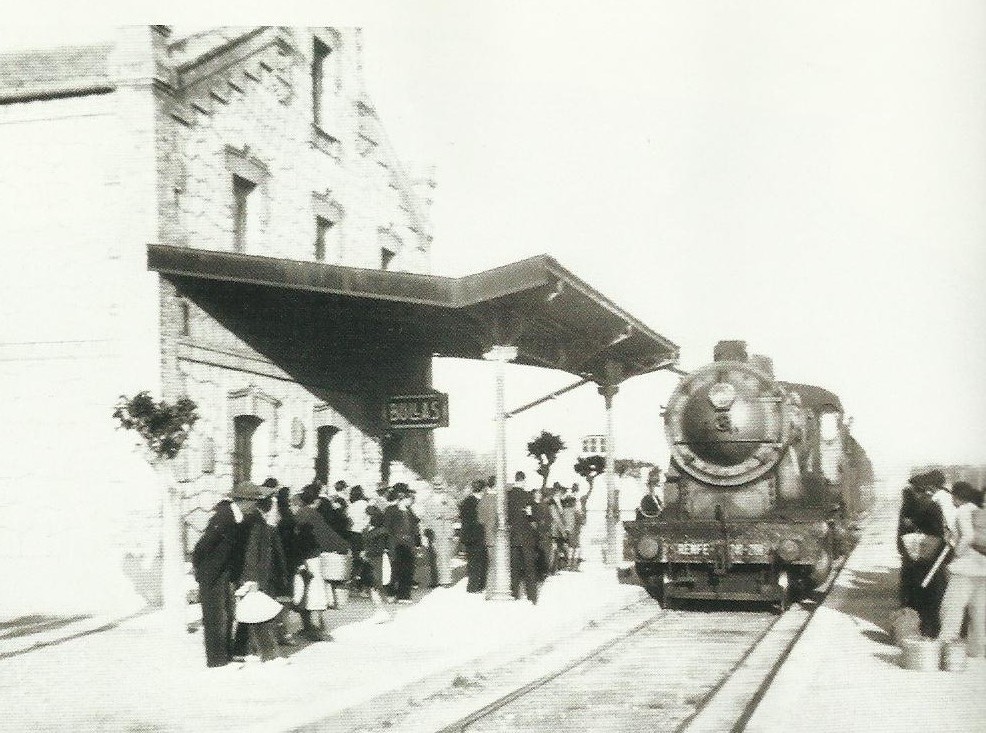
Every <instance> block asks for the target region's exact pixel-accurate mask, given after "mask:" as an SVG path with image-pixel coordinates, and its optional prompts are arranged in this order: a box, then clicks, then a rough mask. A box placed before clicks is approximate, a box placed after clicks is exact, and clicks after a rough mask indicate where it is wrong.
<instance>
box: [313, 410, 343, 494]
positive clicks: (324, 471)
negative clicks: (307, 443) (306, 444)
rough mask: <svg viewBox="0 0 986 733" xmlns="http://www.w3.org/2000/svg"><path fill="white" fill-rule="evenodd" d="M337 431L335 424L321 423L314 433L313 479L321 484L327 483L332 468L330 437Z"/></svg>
mask: <svg viewBox="0 0 986 733" xmlns="http://www.w3.org/2000/svg"><path fill="white" fill-rule="evenodd" d="M338 432H339V428H337V427H336V426H335V425H322V426H321V427H319V428H318V429H317V431H316V433H315V480H316V481H318V482H319V483H321V484H322V485H323V486H324V485H326V484H328V483H329V472H330V471H331V469H332V458H331V450H330V448H331V444H332V438H334V437H335V435H336V433H338Z"/></svg>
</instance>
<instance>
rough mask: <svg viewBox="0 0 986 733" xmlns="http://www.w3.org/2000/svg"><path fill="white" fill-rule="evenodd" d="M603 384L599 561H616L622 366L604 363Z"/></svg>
mask: <svg viewBox="0 0 986 733" xmlns="http://www.w3.org/2000/svg"><path fill="white" fill-rule="evenodd" d="M605 370H606V383H605V384H603V385H602V386H601V387H600V388H599V394H601V395H602V396H603V399H604V400H605V401H606V456H605V457H606V552H605V553H604V554H605V557H604V558H603V561H604V562H606V563H608V564H615V563H619V562H620V561H621V559H622V557H623V537H622V533H621V531H620V530H621V529H622V526H621V524H620V494H619V491H617V488H616V466H615V464H616V432H615V430H614V429H613V397H615V396H616V393H617V392H619V391H620V387H619V383H620V382H621V381H622V380H623V368H622V366H621V365H620V364H617V363H614V362H607V363H606V369H605Z"/></svg>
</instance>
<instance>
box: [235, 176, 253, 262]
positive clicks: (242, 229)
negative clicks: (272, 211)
mask: <svg viewBox="0 0 986 733" xmlns="http://www.w3.org/2000/svg"><path fill="white" fill-rule="evenodd" d="M256 188H257V184H255V183H253V182H252V181H248V180H247V179H246V178H241V177H240V176H237V175H234V176H233V249H234V251H236V252H246V249H247V243H248V242H249V240H250V235H251V233H252V232H251V229H253V228H254V227H255V222H254V219H255V217H256V213H257V212H256V211H251V209H255V208H256V207H252V206H251V205H250V203H251V202H250V198H251V195H252V194H253V192H254V191H255V190H256ZM254 233H255V232H254Z"/></svg>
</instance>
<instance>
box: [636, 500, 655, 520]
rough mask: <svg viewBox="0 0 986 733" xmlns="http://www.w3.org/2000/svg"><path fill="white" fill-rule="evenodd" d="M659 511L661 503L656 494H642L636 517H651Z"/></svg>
mask: <svg viewBox="0 0 986 733" xmlns="http://www.w3.org/2000/svg"><path fill="white" fill-rule="evenodd" d="M660 513H661V504H660V502H659V501H658V500H657V497H656V496H651V495H650V494H644V498H643V499H641V500H640V508H639V509H637V519H638V520H639V519H653V518H654V517H656V516H657V515H658V514H660Z"/></svg>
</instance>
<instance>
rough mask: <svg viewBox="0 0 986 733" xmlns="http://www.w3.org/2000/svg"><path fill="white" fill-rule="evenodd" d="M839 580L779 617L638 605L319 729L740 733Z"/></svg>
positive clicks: (364, 732) (757, 610)
mask: <svg viewBox="0 0 986 733" xmlns="http://www.w3.org/2000/svg"><path fill="white" fill-rule="evenodd" d="M840 569H841V563H840V564H839V566H838V567H837V568H835V569H833V572H832V574H831V575H830V578H829V580H828V582H827V583H826V584H825V586H823V587H822V588H821V589H820V590H819V591H818V592H816V593H815V594H814V595H813V596H812V598H811V599H809V600H808V601H805V602H802V603H799V604H795V605H794V606H793V607H792V608H791V609H789V610H788V611H787V612H786V613H784V614H783V615H780V616H777V615H774V614H772V613H770V612H767V611H765V610H763V607H762V606H760V607H752V608H750V609H748V610H737V609H736V608H734V607H732V606H730V607H729V609H728V610H724V608H723V607H721V606H720V607H719V609H712V608H711V607H710V606H709V604H704V606H702V607H696V608H694V609H690V610H680V611H679V610H663V609H661V608H660V606H658V605H657V604H656V603H654V602H651V601H642V602H639V603H636V604H634V605H632V606H630V607H628V608H626V609H624V610H623V611H622V612H620V613H619V614H616V615H614V616H611V617H610V618H609V619H607V620H605V621H603V622H600V623H597V624H590V625H589V626H588V627H586V628H585V629H583V630H582V631H580V632H579V633H578V634H576V635H574V636H571V637H569V638H567V639H565V640H563V641H561V642H556V643H554V644H551V645H548V646H546V647H543V648H540V649H531V650H530V651H529V652H528V653H527V654H526V655H524V656H522V657H520V658H515V659H512V661H506V662H503V661H501V662H494V663H492V664H490V663H484V664H483V665H481V666H477V667H474V668H473V669H472V670H471V671H468V672H463V674H462V675H460V676H458V677H456V679H455V680H453V681H451V683H449V682H448V681H447V682H446V683H445V684H444V685H443V686H441V687H440V688H439V687H432V689H431V690H430V691H428V692H425V693H424V694H420V693H410V694H405V695H403V696H398V697H400V699H401V700H403V704H401V702H400V700H398V699H395V698H392V699H390V700H389V702H388V704H387V705H385V706H383V707H380V706H376V705H375V706H373V707H374V708H375V712H373V713H367V714H365V715H359V716H357V717H358V718H359V720H356V719H355V718H354V719H353V720H347V721H346V725H339V726H337V727H332V728H325V727H324V726H323V727H318V728H317V729H318V730H323V729H324V730H328V729H333V730H347V731H348V730H353V731H355V730H359V731H361V733H385V732H386V733H394V732H395V731H414V732H415V733H418V732H420V733H436V732H437V733H453V732H458V731H469V732H470V733H479V732H487V733H488V732H489V731H511V732H513V731H545V730H551V729H557V728H558V727H559V726H564V728H565V729H569V730H586V731H627V730H661V731H678V732H680V733H705V732H706V731H708V732H710V733H711V732H714V733H722V732H723V731H731V730H732V731H740V730H742V729H743V725H744V724H745V722H746V720H747V719H748V717H749V716H750V715H751V714H752V712H753V710H754V708H755V706H756V704H757V702H758V701H759V699H760V696H761V695H762V694H763V692H764V691H765V689H766V687H767V686H768V685H769V683H770V681H771V680H772V678H773V675H774V674H775V672H776V670H777V668H778V667H779V665H780V664H781V663H782V662H783V659H784V658H785V657H786V655H787V652H788V651H789V649H790V648H791V646H793V644H794V642H795V641H796V640H797V638H798V636H799V635H800V634H801V632H802V630H803V629H804V628H805V626H806V625H807V623H808V621H809V620H810V618H811V616H812V614H813V612H814V609H815V608H817V606H818V604H819V603H820V602H821V600H822V599H823V597H824V595H825V594H826V593H827V592H828V589H829V588H830V587H831V584H832V582H833V581H834V579H835V577H836V575H837V573H838V571H839V570H840ZM507 656H509V655H507ZM446 679H447V678H446ZM422 692H423V691H422ZM335 722H336V723H341V721H335ZM312 730H315V728H312Z"/></svg>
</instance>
